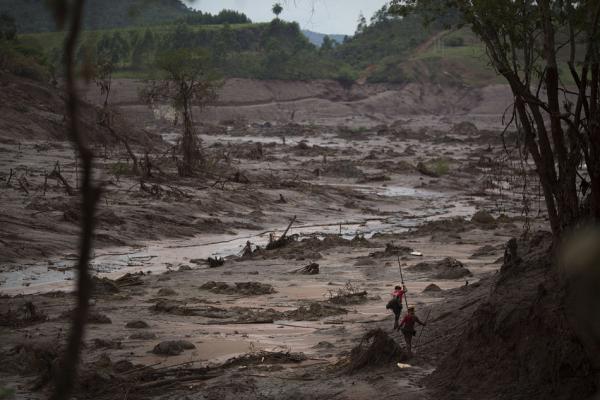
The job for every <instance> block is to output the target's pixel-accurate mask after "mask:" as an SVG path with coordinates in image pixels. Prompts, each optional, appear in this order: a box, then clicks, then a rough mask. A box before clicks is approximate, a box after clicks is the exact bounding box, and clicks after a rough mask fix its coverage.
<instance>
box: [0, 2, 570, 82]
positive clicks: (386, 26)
mask: <svg viewBox="0 0 600 400" xmlns="http://www.w3.org/2000/svg"><path fill="white" fill-rule="evenodd" d="M111 1H112V0H111ZM137 1H139V0H127V1H123V2H122V4H121V5H119V6H115V7H114V8H113V9H112V10H110V7H108V6H105V7H100V8H101V9H102V10H104V12H105V13H108V14H107V15H109V14H110V15H113V14H116V13H121V14H123V15H125V16H127V15H129V17H127V18H129V19H127V18H125V19H119V18H116V19H114V21H112V22H111V23H110V24H109V23H108V22H106V21H105V22H101V21H102V20H103V19H104V20H106V19H107V18H108V17H103V16H102V14H98V16H97V17H96V23H95V24H92V25H88V29H87V30H86V31H85V32H84V33H83V34H82V39H81V45H80V48H79V50H78V52H77V56H78V62H79V63H81V64H84V63H92V64H97V60H98V59H104V58H106V57H108V58H109V59H110V61H111V62H112V63H113V64H114V76H115V77H120V78H138V79H142V78H149V77H152V76H153V74H154V73H155V72H156V57H157V55H158V54H159V53H160V52H164V51H168V50H176V49H181V48H188V49H204V50H206V51H208V52H209V53H210V54H211V59H212V60H213V61H212V62H213V66H214V68H216V69H218V70H219V72H220V73H221V75H222V76H224V77H238V78H256V79H298V80H309V79H335V80H337V81H339V82H340V83H341V84H342V85H343V86H344V87H346V88H350V87H351V86H352V85H353V84H354V83H355V82H356V81H358V80H361V81H368V82H374V83H376V82H392V83H405V82H434V83H442V84H457V85H464V84H466V85H471V86H479V85H486V84H490V83H497V82H500V81H501V80H500V79H499V78H498V76H497V74H496V72H495V71H494V70H493V68H492V67H491V66H490V65H489V62H488V58H487V56H486V53H485V48H484V46H483V45H482V43H481V42H480V40H479V39H478V38H477V37H476V36H475V35H474V34H473V33H472V32H471V31H470V30H469V29H467V28H462V29H457V30H448V29H447V28H448V26H449V25H451V24H453V23H455V22H456V21H457V16H456V15H454V14H452V13H447V14H446V15H442V16H436V17H435V18H433V17H431V16H430V15H429V14H428V13H427V12H425V11H423V10H421V11H419V12H416V13H412V14H410V15H408V16H405V17H391V16H389V15H388V14H387V13H386V9H385V8H382V9H380V10H379V11H377V12H376V13H375V15H374V16H373V17H372V18H371V19H370V21H367V19H366V18H364V17H361V18H360V20H359V23H358V27H357V33H356V35H354V36H353V37H346V38H345V39H344V41H343V43H337V42H336V41H334V40H332V39H331V38H330V37H327V36H325V37H324V38H323V41H322V45H321V47H316V46H315V45H313V44H311V42H310V41H309V40H308V39H307V38H306V36H305V35H304V34H303V32H302V31H301V30H300V28H299V26H298V25H297V24H295V23H288V22H285V21H283V20H280V19H279V17H278V16H279V14H280V13H281V12H282V11H283V8H280V7H277V6H278V5H279V4H275V5H274V6H273V12H275V15H276V18H275V19H274V20H273V21H272V22H270V23H260V24H253V23H251V21H250V20H249V19H248V17H247V16H246V15H244V14H242V13H239V12H236V11H232V10H223V11H221V12H220V13H218V14H216V15H212V14H208V13H202V12H200V11H192V10H189V9H187V8H186V7H185V6H183V5H182V4H181V3H179V0H173V1H170V0H153V1H152V3H151V6H150V5H149V6H147V7H145V8H144V13H141V14H140V13H137V14H134V15H135V18H134V15H132V14H131V13H130V12H129V13H128V12H126V9H127V10H131V9H132V8H134V7H133V6H134V5H135V4H137ZM3 3H6V0H0V9H2V4H3ZM30 3H31V2H28V3H27V4H28V5H26V6H24V7H20V8H19V9H21V8H25V9H27V8H28V7H29V8H31V7H33V6H32V4H33V3H35V2H33V3H31V4H30ZM90 4H91V7H99V6H98V0H90ZM119 4H120V3H119ZM38 6H39V4H38ZM165 7H166V8H168V9H169V12H166V13H165V15H166V16H168V18H166V17H165V18H164V19H160V18H154V17H153V16H155V15H157V14H158V13H159V11H160V10H162V9H165ZM38 14H39V10H38ZM113 16H114V15H113ZM34 19H35V17H34ZM424 22H429V23H428V24H424ZM152 23H154V24H153V25H152ZM111 24H112V25H114V26H117V27H115V28H111V29H96V30H94V29H90V26H107V25H111ZM40 26H42V27H43V26H44V25H43V24H41V25H40ZM21 27H22V24H21V25H20V24H19V23H18V21H17V28H18V29H17V30H19V29H20V28H21ZM40 29H41V28H40ZM41 30H43V29H41ZM9 31H10V29H9ZM64 37H65V34H64V33H63V32H42V33H31V34H20V35H18V38H19V39H18V42H19V43H20V45H21V46H25V47H26V48H28V49H30V50H33V49H35V51H36V52H37V53H38V54H37V55H36V57H37V59H43V60H41V61H42V64H43V65H47V66H49V67H50V69H49V70H50V71H52V69H56V70H58V69H59V68H58V66H59V65H60V64H61V60H62V52H61V48H62V45H63V41H64ZM42 49H43V50H42ZM40 56H41V57H40ZM567 56H568V55H564V56H563V58H564V57H567ZM18 64H22V62H18ZM17 69H19V68H17ZM25 70H27V68H25ZM39 72H40V71H38V73H37V75H39ZM58 72H60V71H58ZM24 73H25V74H27V73H28V72H27V71H24ZM561 78H563V79H564V81H565V82H571V78H570V75H569V74H568V71H567V70H566V69H565V71H561Z"/></svg>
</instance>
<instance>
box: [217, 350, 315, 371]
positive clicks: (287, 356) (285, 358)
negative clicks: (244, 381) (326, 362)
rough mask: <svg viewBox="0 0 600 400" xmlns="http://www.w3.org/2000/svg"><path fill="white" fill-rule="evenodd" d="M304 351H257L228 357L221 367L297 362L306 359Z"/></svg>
mask: <svg viewBox="0 0 600 400" xmlns="http://www.w3.org/2000/svg"><path fill="white" fill-rule="evenodd" d="M306 360H307V357H306V355H304V353H292V352H291V351H277V352H274V351H257V352H252V353H248V354H243V355H241V356H238V357H234V358H230V359H229V360H227V361H226V362H225V363H224V364H222V365H221V366H220V367H221V368H231V367H238V366H243V367H247V366H249V365H256V364H297V363H301V362H302V361H306Z"/></svg>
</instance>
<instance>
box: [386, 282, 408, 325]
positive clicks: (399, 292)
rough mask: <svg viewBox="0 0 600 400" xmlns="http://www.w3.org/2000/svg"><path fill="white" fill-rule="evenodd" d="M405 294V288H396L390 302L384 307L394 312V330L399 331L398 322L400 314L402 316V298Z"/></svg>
mask: <svg viewBox="0 0 600 400" xmlns="http://www.w3.org/2000/svg"><path fill="white" fill-rule="evenodd" d="M405 294H406V286H396V287H395V288H394V292H393V293H392V298H391V300H390V301H389V302H388V303H387V305H386V306H385V308H387V309H388V310H392V311H393V312H394V330H399V329H400V325H398V321H399V320H400V314H402V298H403V297H404V295H405Z"/></svg>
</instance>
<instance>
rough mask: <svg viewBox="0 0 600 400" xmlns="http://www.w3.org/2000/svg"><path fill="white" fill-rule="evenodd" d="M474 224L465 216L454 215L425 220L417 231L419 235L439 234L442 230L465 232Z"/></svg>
mask: <svg viewBox="0 0 600 400" xmlns="http://www.w3.org/2000/svg"><path fill="white" fill-rule="evenodd" d="M472 226H473V225H471V223H470V222H469V221H466V220H465V219H464V218H462V217H454V218H446V219H440V220H435V221H428V222H425V223H424V224H422V225H421V226H419V227H418V228H417V231H416V233H417V234H419V235H427V234H436V233H437V234H439V233H441V232H453V233H460V232H465V231H466V230H467V229H468V228H469V227H472Z"/></svg>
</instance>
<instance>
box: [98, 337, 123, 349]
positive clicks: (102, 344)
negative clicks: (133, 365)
mask: <svg viewBox="0 0 600 400" xmlns="http://www.w3.org/2000/svg"><path fill="white" fill-rule="evenodd" d="M92 343H93V344H94V347H95V348H97V349H113V350H117V349H120V348H122V347H123V345H122V343H121V341H119V340H110V339H100V338H95V339H93V340H92Z"/></svg>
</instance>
